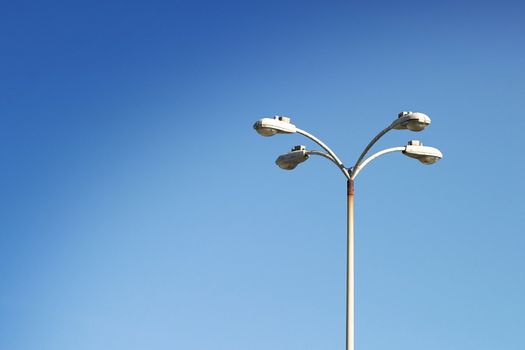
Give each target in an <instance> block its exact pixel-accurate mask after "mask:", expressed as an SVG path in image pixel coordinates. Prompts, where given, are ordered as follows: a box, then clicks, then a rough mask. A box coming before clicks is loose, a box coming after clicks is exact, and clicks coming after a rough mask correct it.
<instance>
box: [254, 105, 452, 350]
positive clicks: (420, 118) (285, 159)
mask: <svg viewBox="0 0 525 350" xmlns="http://www.w3.org/2000/svg"><path fill="white" fill-rule="evenodd" d="M430 122H431V120H430V118H429V117H428V116H427V115H425V114H423V113H419V112H401V113H399V114H398V118H397V119H396V120H394V121H393V122H392V123H391V124H390V125H389V126H388V127H386V128H385V129H383V130H382V131H381V132H379V134H377V136H376V137H374V138H373V139H372V141H370V142H369V143H368V145H367V146H366V147H365V149H364V150H363V152H362V153H361V155H360V156H359V158H358V159H357V161H356V162H355V164H354V166H353V167H351V168H347V167H345V166H344V164H343V163H342V162H341V160H340V159H339V158H338V157H337V155H336V154H335V153H334V152H333V151H332V150H331V149H330V148H329V147H328V146H327V145H326V144H325V143H323V142H322V141H321V140H319V139H318V138H317V137H315V136H314V135H312V134H309V133H308V132H306V131H304V130H301V129H299V128H297V127H296V126H295V125H294V124H292V123H291V121H290V118H287V117H283V116H275V117H274V118H262V119H260V120H258V121H257V122H256V123H255V124H254V125H253V127H254V129H255V130H256V131H257V132H258V133H259V134H260V135H262V136H273V135H276V134H295V133H297V134H301V135H304V136H306V137H307V138H309V139H310V140H312V141H314V142H315V143H317V144H318V145H319V146H321V148H322V149H323V150H324V152H323V151H316V150H307V149H306V147H305V146H302V145H300V146H295V147H294V148H292V150H291V151H290V152H288V153H286V154H283V155H280V156H279V157H278V158H277V160H276V161H275V163H276V164H277V165H278V166H279V167H280V168H281V169H284V170H292V169H295V167H297V165H299V164H300V163H302V162H304V161H306V160H307V159H308V158H309V157H310V156H312V155H317V156H321V157H324V158H326V159H328V160H330V161H331V162H333V163H334V164H335V165H336V166H337V167H338V168H339V169H340V170H341V172H342V173H343V175H344V176H345V177H346V179H347V216H346V217H347V222H346V223H347V225H346V231H347V241H346V242H347V244H346V248H347V254H346V256H347V259H346V350H354V340H355V337H354V289H355V288H354V179H355V178H356V176H357V175H358V174H359V173H360V172H361V171H362V170H363V168H364V167H365V166H366V165H367V164H368V163H370V162H371V161H372V160H374V159H376V158H377V157H380V156H382V155H384V154H388V153H393V152H402V153H403V154H404V155H406V156H408V157H410V158H414V159H417V160H419V161H420V162H421V163H423V164H434V163H435V162H437V161H438V160H440V159H441V158H443V154H442V153H441V152H440V151H439V150H438V149H437V148H434V147H428V146H423V144H422V143H421V142H420V141H418V140H412V141H409V142H408V144H407V145H406V146H401V147H392V148H387V149H384V150H382V151H379V152H377V153H374V154H372V155H371V156H369V157H368V158H366V159H365V157H366V155H367V154H368V151H369V150H370V149H371V148H372V146H373V145H374V144H375V143H376V142H377V141H378V140H379V139H380V138H381V137H382V136H383V135H385V134H386V133H387V132H389V131H390V130H411V131H415V132H418V131H421V130H423V129H425V128H426V127H427V126H428V125H430Z"/></svg>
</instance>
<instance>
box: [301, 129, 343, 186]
mask: <svg viewBox="0 0 525 350" xmlns="http://www.w3.org/2000/svg"><path fill="white" fill-rule="evenodd" d="M296 132H297V133H298V134H301V135H303V136H306V137H308V138H309V139H310V140H312V141H313V142H315V143H317V144H318V145H319V146H321V147H322V148H323V149H324V150H325V151H326V152H328V154H329V155H330V156H331V157H332V158H333V159H332V160H333V162H334V163H335V164H336V165H337V166H338V167H339V169H341V171H342V172H343V174H344V175H345V176H346V178H347V179H350V174H349V173H348V169H346V168H345V166H344V165H343V162H341V160H340V159H339V158H338V157H337V155H336V154H335V153H334V151H332V150H331V149H330V147H328V146H327V145H325V144H324V142H323V141H321V140H319V139H318V138H317V137H315V136H314V135H312V134H310V133H308V132H306V131H304V130H301V129H299V128H297V129H296ZM321 153H322V152H321Z"/></svg>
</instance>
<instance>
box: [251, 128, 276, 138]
mask: <svg viewBox="0 0 525 350" xmlns="http://www.w3.org/2000/svg"><path fill="white" fill-rule="evenodd" d="M256 130H257V132H258V133H259V135H262V136H273V135H275V134H277V130H275V129H272V128H263V127H258V128H256Z"/></svg>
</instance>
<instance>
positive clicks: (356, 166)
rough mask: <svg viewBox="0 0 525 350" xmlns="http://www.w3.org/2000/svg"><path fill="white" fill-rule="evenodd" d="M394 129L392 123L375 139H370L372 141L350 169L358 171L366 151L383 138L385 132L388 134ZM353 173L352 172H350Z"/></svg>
mask: <svg viewBox="0 0 525 350" xmlns="http://www.w3.org/2000/svg"><path fill="white" fill-rule="evenodd" d="M393 128H394V123H392V124H390V125H389V126H388V127H386V128H384V129H383V130H381V132H380V133H379V134H377V136H376V137H374V138H373V139H372V141H370V143H368V145H367V146H366V148H365V149H364V151H363V153H361V155H360V156H359V159H357V161H356V162H355V165H354V166H353V168H352V169H355V170H356V171H357V170H358V168H359V165H360V164H361V162H362V161H363V158H365V156H366V154H367V153H368V151H369V150H370V148H372V146H373V145H374V144H375V143H376V142H377V141H378V140H379V139H380V138H381V137H383V135H384V134H386V133H387V132H389V131H390V130H392V129H393ZM352 172H354V171H352ZM354 177H355V176H352V178H354Z"/></svg>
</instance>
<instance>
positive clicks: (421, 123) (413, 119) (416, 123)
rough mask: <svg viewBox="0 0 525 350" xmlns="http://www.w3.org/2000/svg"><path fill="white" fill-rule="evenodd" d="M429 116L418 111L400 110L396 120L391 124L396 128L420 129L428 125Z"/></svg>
mask: <svg viewBox="0 0 525 350" xmlns="http://www.w3.org/2000/svg"><path fill="white" fill-rule="evenodd" d="M430 122H431V120H430V118H429V116H428V115H426V114H424V113H420V112H401V113H399V114H398V118H397V120H396V121H394V122H393V123H392V126H393V128H394V129H396V130H406V129H408V130H411V131H421V130H423V129H425V128H426V127H427V126H429V125H430Z"/></svg>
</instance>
